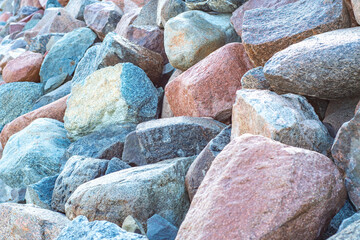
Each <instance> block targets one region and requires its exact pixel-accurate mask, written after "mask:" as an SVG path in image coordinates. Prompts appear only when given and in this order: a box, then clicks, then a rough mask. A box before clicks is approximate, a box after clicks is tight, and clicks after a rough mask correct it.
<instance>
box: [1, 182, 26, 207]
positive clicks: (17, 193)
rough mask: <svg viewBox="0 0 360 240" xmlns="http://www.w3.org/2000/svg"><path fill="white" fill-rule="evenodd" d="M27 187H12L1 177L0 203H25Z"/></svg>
mask: <svg viewBox="0 0 360 240" xmlns="http://www.w3.org/2000/svg"><path fill="white" fill-rule="evenodd" d="M25 193H26V188H12V187H10V186H8V185H6V184H5V183H4V181H3V180H1V179H0V203H4V202H13V203H25Z"/></svg>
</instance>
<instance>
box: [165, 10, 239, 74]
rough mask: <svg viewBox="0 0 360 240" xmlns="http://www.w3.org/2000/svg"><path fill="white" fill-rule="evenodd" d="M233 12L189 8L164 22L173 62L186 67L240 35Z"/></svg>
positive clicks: (167, 49)
mask: <svg viewBox="0 0 360 240" xmlns="http://www.w3.org/2000/svg"><path fill="white" fill-rule="evenodd" d="M230 17H231V15H230V14H216V15H213V14H208V13H205V12H202V11H197V10H194V11H187V12H184V13H181V14H179V15H177V16H176V17H173V18H171V19H170V20H169V21H168V22H167V23H166V25H165V31H164V45H165V52H166V55H167V57H168V59H169V62H170V64H171V65H172V66H173V67H175V68H177V69H180V70H183V71H185V70H187V69H188V68H190V67H192V66H193V65H195V64H196V63H198V62H199V61H201V60H202V59H204V58H205V57H206V56H208V55H209V54H210V53H212V52H213V51H215V50H216V49H218V48H220V47H222V46H224V45H225V44H227V43H230V42H239V41H240V37H239V36H238V35H237V33H236V32H235V30H234V28H233V26H232V25H231V23H230Z"/></svg>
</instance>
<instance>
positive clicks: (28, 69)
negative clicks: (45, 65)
mask: <svg viewBox="0 0 360 240" xmlns="http://www.w3.org/2000/svg"><path fill="white" fill-rule="evenodd" d="M42 61H43V56H42V55H41V54H39V53H33V52H30V51H27V52H25V53H23V54H21V55H20V56H19V57H17V58H15V59H13V60H11V61H9V62H8V63H7V64H6V66H5V68H4V70H3V71H2V77H3V79H4V81H5V82H7V83H10V82H40V76H39V72H40V67H41V64H42Z"/></svg>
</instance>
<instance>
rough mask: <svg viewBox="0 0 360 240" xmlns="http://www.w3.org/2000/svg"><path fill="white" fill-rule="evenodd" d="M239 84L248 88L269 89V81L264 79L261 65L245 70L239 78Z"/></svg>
mask: <svg viewBox="0 0 360 240" xmlns="http://www.w3.org/2000/svg"><path fill="white" fill-rule="evenodd" d="M241 86H242V87H243V88H248V89H259V90H266V89H267V90H270V84H269V81H268V80H266V78H265V75H264V71H263V68H262V67H257V68H253V69H250V70H249V71H247V72H246V73H245V74H244V75H243V77H242V78H241Z"/></svg>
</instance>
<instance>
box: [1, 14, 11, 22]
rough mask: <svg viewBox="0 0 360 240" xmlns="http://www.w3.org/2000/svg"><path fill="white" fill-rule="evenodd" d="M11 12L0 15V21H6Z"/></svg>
mask: <svg viewBox="0 0 360 240" xmlns="http://www.w3.org/2000/svg"><path fill="white" fill-rule="evenodd" d="M11 16H12V14H11V13H10V12H4V13H2V14H1V15H0V22H6V21H7V20H8V19H9V18H10V17H11Z"/></svg>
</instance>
